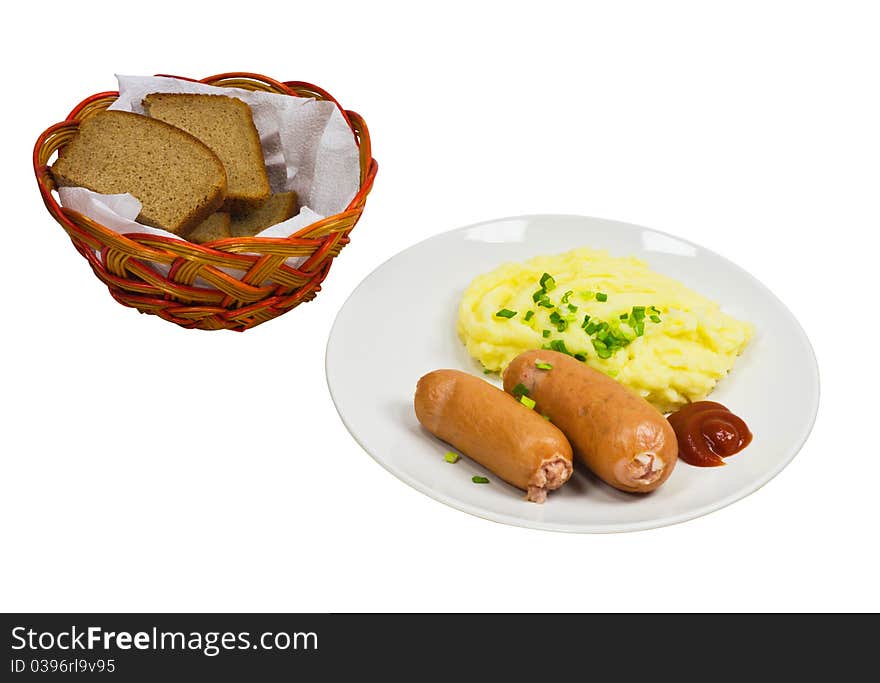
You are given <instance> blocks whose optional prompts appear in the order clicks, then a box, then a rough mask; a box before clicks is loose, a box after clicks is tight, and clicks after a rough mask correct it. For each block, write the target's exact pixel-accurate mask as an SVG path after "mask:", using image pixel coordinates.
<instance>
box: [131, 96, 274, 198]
mask: <svg viewBox="0 0 880 683" xmlns="http://www.w3.org/2000/svg"><path fill="white" fill-rule="evenodd" d="M143 104H144V109H145V110H146V112H147V115H148V116H151V117H153V118H155V119H159V120H160V121H165V122H166V123H170V124H171V125H172V126H177V127H178V128H182V129H183V130H185V131H186V132H188V133H191V134H192V135H194V136H196V137H197V138H198V139H199V140H201V141H202V142H204V143H205V144H206V145H208V147H210V148H211V149H212V150H214V152H215V153H216V154H217V156H218V157H220V161H222V162H223V165H224V166H225V167H226V177H227V178H228V180H229V189H228V191H227V208H230V209H233V210H242V209H247V208H249V207H251V206H256V205H258V204H259V203H260V202H262V201H263V200H265V199H267V198H268V197H269V193H270V191H271V190H270V189H269V177H268V176H267V175H266V163H265V162H264V161H263V149H262V147H261V146H260V136H259V134H258V133H257V129H256V127H255V126H254V119H253V116H252V115H251V108H250V107H249V106H248V105H246V104H245V103H244V102H242V101H241V100H240V99H238V98H235V97H226V96H225V95H190V94H185V93H153V94H150V95H147V96H146V97H145V98H144V100H143Z"/></svg>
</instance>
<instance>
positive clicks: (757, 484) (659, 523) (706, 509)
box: [324, 213, 822, 534]
mask: <svg viewBox="0 0 880 683" xmlns="http://www.w3.org/2000/svg"><path fill="white" fill-rule="evenodd" d="M560 218H563V219H578V220H583V219H586V220H588V221H594V220H598V221H603V222H606V223H617V224H619V225H624V226H626V227H627V228H637V229H640V230H650V231H651V232H654V233H657V234H660V235H664V236H666V237H670V238H672V239H675V240H678V241H680V242H683V243H685V244H688V245H690V246H692V247H694V248H696V249H697V250H700V251H704V252H707V253H709V254H711V255H712V256H713V257H715V258H718V259H721V260H722V261H724V262H725V263H727V264H729V265H731V266H733V267H734V268H735V269H736V270H738V271H740V272H741V273H742V274H744V275H745V276H746V277H747V278H749V279H750V280H752V282H753V283H755V284H757V285H758V287H759V288H760V289H761V290H763V291H764V293H765V294H768V295H769V296H770V297H771V298H772V299H774V300H775V301H776V302H777V303H778V304H779V306H780V307H781V308H782V310H783V311H784V312H785V314H786V315H787V316H788V318H789V320H790V321H791V322H792V323H794V328H795V329H796V330H797V332H798V334H799V336H800V337H801V339H802V341H803V342H804V343H805V345H806V348H807V350H808V351H809V355H810V358H811V359H812V361H813V362H812V363H811V365H810V369H811V376H812V379H813V381H814V383H815V387H816V391H815V395H814V398H813V402H812V405H811V411H810V412H811V414H810V418H809V420H808V421H806V422H805V425H806V427H805V429H803V430H802V433H801V434H800V435H799V437H798V441H797V444H796V445H795V446H794V447H793V448H791V452H790V453H789V454H788V455H786V457H785V458H784V459H783V460H782V461H781V462H780V463H779V464H778V465H777V466H776V467H774V468H771V469H770V470H769V471H768V472H767V473H766V474H765V475H763V476H762V477H759V478H758V479H756V480H755V481H753V482H750V483H748V484H746V485H744V486H742V487H740V488H739V489H737V490H736V491H734V492H733V493H731V494H729V495H727V496H725V497H724V498H722V499H720V500H718V501H715V502H713V503H709V504H706V505H702V506H700V507H699V508H695V509H693V510H688V511H687V512H682V513H679V514H677V515H672V516H668V517H662V518H656V519H651V520H645V521H642V522H633V523H627V524H623V525H621V524H617V525H601V526H592V525H589V524H583V523H579V524H577V525H574V524H564V523H559V522H543V521H532V520H525V519H522V518H520V517H516V516H513V515H509V514H507V513H495V512H490V511H487V510H486V509H485V508H481V507H479V506H476V505H472V504H471V503H467V502H464V501H461V500H458V499H456V498H453V497H451V496H449V495H447V494H444V493H442V492H440V491H437V490H435V489H431V488H429V487H428V486H426V485H424V484H422V483H421V482H420V481H419V480H418V479H416V478H415V477H412V476H410V475H408V474H406V473H404V472H400V471H397V470H394V469H392V468H391V467H390V466H389V465H388V464H386V463H385V462H384V461H383V460H382V459H380V458H379V457H378V456H376V455H374V454H373V453H371V452H370V450H369V449H368V448H367V447H366V446H365V445H364V444H363V443H362V442H361V440H360V439H359V438H358V437H357V435H356V434H355V433H354V431H353V429H352V427H351V425H349V423H348V421H347V420H346V418H345V415H343V413H342V410H341V409H340V405H339V401H338V400H337V397H336V395H335V394H334V391H333V385H332V383H331V381H330V369H329V358H330V346H331V343H332V341H333V338H334V332H335V331H336V327H337V325H338V324H339V319H340V317H341V316H342V312H343V310H345V308H346V306H347V305H348V303H349V301H350V300H351V299H352V298H353V297H354V296H355V294H357V293H358V291H359V290H360V289H361V288H362V287H363V286H364V285H365V284H366V283H367V281H368V280H370V279H371V278H372V277H373V276H374V275H375V274H376V273H377V272H378V271H379V270H381V269H382V268H384V267H385V265H386V264H388V263H390V262H391V261H393V260H394V259H396V258H398V257H399V256H402V255H403V254H405V253H407V252H409V251H411V250H413V249H415V248H416V247H419V246H422V245H423V244H425V243H427V242H431V241H433V240H437V239H441V238H443V237H447V236H449V235H451V234H453V233H459V232H465V231H467V230H472V229H474V228H479V227H481V226H485V225H489V224H492V223H501V222H504V221H514V220H527V221H533V220H537V219H551V220H552V219H560ZM324 377H325V380H326V382H327V389H328V391H329V393H330V400H331V401H332V402H333V407H334V408H335V410H336V413H337V415H339V419H340V421H341V422H342V424H343V425H344V426H345V428H346V430H347V431H348V433H349V434H350V435H351V437H352V439H354V441H355V443H357V444H358V446H360V447H361V449H362V450H363V451H364V452H366V454H367V455H369V456H370V458H372V459H373V460H374V461H375V462H377V463H378V464H379V465H381V466H382V468H383V469H385V471H387V472H388V473H390V474H391V475H392V476H393V477H395V478H396V479H398V480H400V481H402V482H403V483H405V484H407V485H408V486H410V487H412V488H413V489H415V490H416V491H418V492H419V493H422V494H424V495H426V496H428V497H429V498H432V499H434V500H436V501H437V502H439V503H443V504H444V505H446V506H448V507H451V508H453V509H455V510H459V511H461V512H464V513H466V514H469V515H472V516H474V517H479V518H480V519H484V520H487V521H490V522H494V523H496V524H506V525H509V526H515V527H519V528H524V529H532V530H536V531H553V532H557V533H567V534H613V533H632V532H637V531H648V530H651V529H660V528H664V527H669V526H674V525H676V524H681V523H683V522H688V521H690V520H692V519H697V518H699V517H704V516H706V515H709V514H711V513H713V512H717V511H718V510H722V509H724V508H726V507H728V506H729V505H731V504H733V503H735V502H737V501H740V500H743V499H744V498H747V497H748V496H750V495H752V494H753V493H755V492H756V491H758V490H760V489H761V488H763V487H764V486H765V485H766V484H767V483H769V482H770V481H771V480H772V479H775V478H776V476H777V475H778V474H779V473H780V472H782V470H784V469H785V468H786V467H788V465H789V464H791V461H792V460H794V459H795V457H797V455H798V454H799V453H800V451H801V449H802V448H803V446H804V444H805V443H806V442H807V439H808V438H809V437H810V434H811V433H812V431H813V428H814V426H815V424H816V419H817V417H818V414H819V404H820V402H821V395H822V382H821V376H820V373H819V362H818V359H817V357H816V351H815V349H814V348H813V345H812V343H811V342H810V338H809V336H808V335H807V333H806V331H805V330H804V328H803V326H802V325H801V323H800V321H799V320H798V319H797V317H796V316H795V315H794V313H792V312H791V310H790V309H789V308H788V306H786V305H785V302H783V301H782V299H780V298H779V297H778V296H776V294H774V293H773V290H771V289H770V288H769V287H767V285H765V284H764V283H763V282H762V281H761V280H759V279H758V278H757V277H755V276H754V275H752V274H751V273H750V272H749V271H747V270H746V269H745V268H743V267H742V266H740V265H739V264H737V263H736V262H735V261H732V260H730V259H728V258H727V257H725V256H723V255H722V254H719V253H718V252H716V251H714V250H713V249H709V248H708V247H704V246H702V245H700V244H697V243H696V242H692V241H691V240H689V239H686V238H684V237H679V236H678V235H674V234H672V233H669V232H665V231H663V230H657V229H656V228H650V227H647V226H644V225H639V224H637V223H627V222H626V221H620V220H616V219H610V218H600V217H598V216H585V215H582V214H570V213H539V214H521V215H514V216H505V217H501V218H493V219H489V220H483V221H479V222H477V223H472V224H470V225H465V226H462V227H459V228H452V229H451V230H445V231H443V232H439V233H436V234H434V235H431V236H429V237H426V238H425V239H422V240H419V241H418V242H415V243H413V244H411V245H409V246H407V247H404V248H403V249H401V250H400V251H397V252H395V253H394V254H392V255H391V256H389V257H388V258H386V259H385V260H384V261H382V262H381V263H379V265H377V266H376V267H375V268H373V269H372V270H371V271H370V272H369V273H367V275H365V276H364V277H363V278H362V279H361V281H360V282H359V283H358V284H357V285H356V286H355V288H354V289H352V290H351V292H350V293H349V294H348V296H347V297H346V298H345V301H343V303H342V305H341V306H340V307H339V311H338V312H337V313H336V316H335V317H334V319H333V325H331V327H330V332H329V334H328V335H327V343H326V344H325V347H324Z"/></svg>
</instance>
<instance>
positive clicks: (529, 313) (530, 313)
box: [525, 311, 535, 322]
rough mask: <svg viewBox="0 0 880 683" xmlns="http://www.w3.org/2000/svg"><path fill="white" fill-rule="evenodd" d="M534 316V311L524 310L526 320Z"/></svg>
mask: <svg viewBox="0 0 880 683" xmlns="http://www.w3.org/2000/svg"><path fill="white" fill-rule="evenodd" d="M534 317H535V312H534V311H526V317H525V321H526V322H528V321H529V320H531V319H532V318H534Z"/></svg>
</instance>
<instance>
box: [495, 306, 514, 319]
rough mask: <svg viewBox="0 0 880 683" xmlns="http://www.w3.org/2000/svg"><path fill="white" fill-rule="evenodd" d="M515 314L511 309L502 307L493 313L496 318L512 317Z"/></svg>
mask: <svg viewBox="0 0 880 683" xmlns="http://www.w3.org/2000/svg"><path fill="white" fill-rule="evenodd" d="M515 315H516V311H511V310H510V309H509V308H502V309H501V310H500V311H498V312H497V313H496V314H495V317H496V318H512V317H513V316H515Z"/></svg>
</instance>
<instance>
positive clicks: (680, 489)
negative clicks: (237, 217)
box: [327, 215, 819, 533]
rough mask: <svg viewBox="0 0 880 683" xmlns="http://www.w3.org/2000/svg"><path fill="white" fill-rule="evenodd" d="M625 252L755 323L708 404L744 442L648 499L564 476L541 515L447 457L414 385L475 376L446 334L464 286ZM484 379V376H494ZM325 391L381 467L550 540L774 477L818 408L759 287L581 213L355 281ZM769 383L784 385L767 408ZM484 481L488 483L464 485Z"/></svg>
mask: <svg viewBox="0 0 880 683" xmlns="http://www.w3.org/2000/svg"><path fill="white" fill-rule="evenodd" d="M582 246H584V247H591V248H597V249H606V250H608V251H609V252H610V253H611V254H612V255H615V256H629V255H632V256H637V257H638V258H641V259H643V260H644V261H646V262H647V263H648V264H649V265H650V266H651V267H652V268H653V269H654V270H656V271H657V272H659V273H663V274H665V275H669V276H671V277H673V278H675V279H677V280H680V281H681V282H683V283H684V284H686V285H688V286H689V287H691V288H692V289H694V290H696V291H697V292H699V293H701V294H703V295H705V296H708V297H709V298H711V299H713V300H715V301H718V302H720V303H721V306H722V308H723V309H724V310H725V311H726V312H728V313H730V314H731V315H733V316H735V317H737V318H741V319H743V320H749V321H751V322H752V323H753V324H754V325H755V329H756V334H755V337H754V339H753V340H752V341H751V342H750V343H749V345H748V346H747V347H746V350H745V352H744V353H743V355H742V356H741V357H739V358H738V359H737V361H736V363H735V365H734V367H733V370H732V371H731V372H730V374H729V375H728V377H726V378H725V379H724V380H722V381H721V382H720V383H719V384H718V386H717V388H716V389H715V391H714V392H712V395H711V396H710V398H711V399H712V400H715V401H719V402H721V403H724V404H726V405H729V406H731V407H732V408H733V409H734V411H735V412H738V413H740V414H741V415H742V416H743V417H744V418H746V420H747V422H748V424H749V427H750V428H751V430H752V432H753V433H754V440H753V441H752V443H751V445H750V446H749V447H748V449H747V450H746V451H744V452H743V453H741V454H739V455H737V456H735V457H733V458H730V459H728V460H727V466H726V467H714V468H697V467H691V466H689V465H687V464H685V463H679V465H678V466H677V467H676V468H675V471H674V472H673V474H672V476H671V477H670V478H669V480H668V481H667V482H666V483H665V484H664V485H663V486H662V487H661V488H659V489H658V490H657V491H655V492H653V493H651V494H648V495H631V494H626V493H621V492H619V491H616V490H614V489H612V488H611V487H609V486H607V485H605V484H603V483H602V482H600V481H599V480H598V479H596V478H595V477H593V476H592V475H591V474H590V473H589V472H588V471H586V470H585V468H583V467H580V466H576V467H575V474H574V476H573V477H572V479H571V480H570V481H569V482H568V483H567V484H566V485H565V486H564V487H562V488H561V489H560V490H559V491H555V492H553V493H551V494H550V496H549V497H548V499H547V502H546V503H544V504H543V505H537V504H535V503H530V502H527V501H526V500H525V499H524V496H523V493H522V492H521V491H519V490H518V489H516V488H514V487H512V486H509V485H507V484H505V483H504V482H502V481H500V480H499V479H498V477H496V476H494V475H493V474H492V473H491V472H488V471H486V470H485V469H484V468H482V467H481V466H480V465H478V464H476V463H475V462H473V461H471V460H470V459H468V458H462V459H461V460H460V461H459V462H458V463H456V464H454V465H450V464H449V463H447V462H445V460H444V459H443V455H444V453H446V452H447V451H448V450H450V449H449V447H448V446H447V445H446V444H445V443H443V442H441V441H440V440H438V439H436V438H435V437H433V436H432V435H431V434H429V433H428V432H427V431H425V430H424V429H423V428H422V427H421V426H420V425H419V423H418V421H417V420H416V416H415V414H414V412H413V393H414V391H415V386H416V382H417V381H418V379H419V377H421V376H422V375H424V374H425V373H427V372H429V371H431V370H435V369H437V368H458V369H460V370H466V371H469V372H472V373H473V374H476V375H480V376H483V375H482V372H481V369H480V366H479V364H478V363H477V362H476V361H474V360H473V359H471V358H470V356H469V355H468V354H467V352H466V351H465V348H464V345H463V344H462V343H461V341H460V340H459V338H458V336H457V334H456V317H457V311H458V304H459V301H460V299H461V296H462V293H463V292H464V290H465V288H466V287H467V286H468V284H469V283H470V282H471V280H472V279H473V278H474V277H475V276H477V275H479V274H480V273H484V272H486V271H488V270H491V269H493V268H495V267H496V266H498V265H500V264H502V263H505V262H509V261H524V260H526V259H529V258H531V257H533V256H537V255H540V254H556V253H561V252H564V251H568V250H569V249H573V248H575V247H582ZM495 381H496V382H497V380H495ZM327 382H328V384H329V386H330V393H331V395H332V396H333V401H334V402H335V403H336V408H337V410H338V411H339V414H340V416H341V417H342V421H343V422H344V423H345V426H346V427H347V428H348V430H349V431H350V432H351V434H352V435H353V436H354V438H355V439H356V440H357V441H358V443H359V444H360V445H361V446H363V448H364V449H365V450H366V451H367V452H368V453H369V454H370V455H371V456H373V458H375V459H376V461H377V462H379V463H380V464H381V465H382V466H383V467H385V468H386V469H387V470H388V471H389V472H391V473H392V474H394V475H395V476H396V477H398V478H399V479H401V480H402V481H404V482H406V483H407V484H409V485H410V486H412V487H414V488H416V489H418V490H419V491H421V492H422V493H425V494H427V495H429V496H431V497H432V498H435V499H437V500H439V501H441V502H443V503H446V504H447V505H451V506H452V507H455V508H458V509H459V510H463V511H464V512H469V513H471V514H473V515H478V516H480V517H485V518H486V519H491V520H494V521H496V522H503V523H506V524H515V525H518V526H525V527H532V528H536V529H549V530H554V531H574V532H594V533H596V532H614V531H635V530H638V529H648V528H652V527H659V526H664V525H667V524H675V523H677V522H682V521H685V520H688V519H693V518H694V517H698V516H700V515H705V514H707V513H709V512H712V511H713V510H718V509H719V508H722V507H724V506H725V505H728V504H730V503H732V502H734V501H736V500H738V499H740V498H742V497H744V496H746V495H748V494H749V493H751V492H752V491H755V490H756V489H758V488H759V487H760V486H762V485H763V484H765V483H766V482H768V481H769V480H770V479H771V478H773V477H774V476H775V475H776V474H778V473H779V472H780V470H782V469H783V468H784V467H785V466H786V465H787V464H788V463H789V462H790V461H791V459H792V458H793V457H794V456H795V454H796V453H797V452H798V450H799V449H800V447H801V445H802V444H803V443H804V441H805V440H806V438H807V435H808V434H809V433H810V429H811V428H812V426H813V421H814V419H815V416H816V410H817V408H818V402H819V373H818V368H817V366H816V359H815V356H814V355H813V350H812V348H811V347H810V343H809V341H808V340H807V337H806V335H805V334H804V331H803V330H802V329H801V327H800V325H799V324H798V322H797V321H796V320H795V318H794V317H793V316H792V314H791V313H790V312H789V311H788V309H787V308H786V307H785V306H784V305H783V304H782V302H780V301H779V299H777V298H776V297H775V296H774V295H773V294H772V293H771V292H770V291H769V290H768V289H767V288H766V287H764V286H763V285H762V284H761V283H760V282H758V281H757V280H756V279H755V278H753V277H752V276H751V275H749V274H748V273H747V272H745V271H744V270H742V269H741V268H739V267H738V266H736V265H734V264H733V263H731V262H730V261H727V260H726V259H724V258H722V257H721V256H719V255H717V254H715V253H713V252H711V251H708V250H706V249H703V248H702V247H699V246H697V245H695V244H692V243H691V242H687V241H685V240H681V239H678V238H676V237H673V236H671V235H668V234H665V233H662V232H657V231H656V230H649V229H647V228H642V227H638V226H635V225H628V224H625V223H618V222H616V221H608V220H600V219H597V218H586V217H583V216H553V215H550V216H523V217H519V218H505V219H502V220H496V221H490V222H487V223H480V224H478V225H474V226H471V227H467V228H462V229H460V230H453V231H452V232H447V233H443V234H441V235H437V236H436V237H432V238H430V239H428V240H425V241H424V242H421V243H420V244H417V245H415V246H413V247H410V248H409V249H406V250H405V251H403V252H401V253H399V254H397V255H396V256H395V257H393V258H392V259H390V260H389V261H387V262H386V263H384V264H382V265H381V266H379V268H377V269H376V270H375V271H374V272H373V273H372V274H371V275H369V276H368V277H367V278H366V279H365V280H364V281H363V282H362V283H361V284H360V285H359V286H358V288H357V289H355V291H354V292H353V293H352V295H351V296H350V297H349V299H348V301H346V303H345V305H344V306H343V307H342V310H341V311H340V312H339V315H338V317H337V318H336V322H335V324H334V325H333V329H332V331H331V332H330V340H329V342H328V344H327ZM778 387H785V400H784V401H782V400H779V393H778V391H777V390H775V389H778ZM473 475H484V476H486V477H488V478H489V479H490V480H491V483H490V484H489V485H485V484H483V485H479V484H474V483H473V482H471V477H472V476H473Z"/></svg>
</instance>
